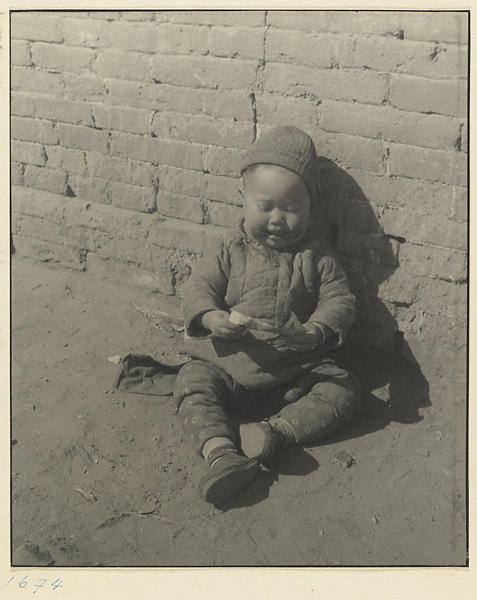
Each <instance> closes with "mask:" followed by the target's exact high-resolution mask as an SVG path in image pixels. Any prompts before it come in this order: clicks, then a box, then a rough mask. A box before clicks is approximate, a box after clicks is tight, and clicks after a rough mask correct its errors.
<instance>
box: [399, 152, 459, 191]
mask: <svg viewBox="0 0 477 600" xmlns="http://www.w3.org/2000/svg"><path fill="white" fill-rule="evenodd" d="M388 168H389V173H390V174H391V175H402V176H404V177H411V178H416V179H425V180H428V181H439V182H441V183H447V184H449V185H461V186H465V185H466V183H467V158H466V156H465V154H462V153H461V152H443V151H440V150H430V149H424V148H417V147H413V146H405V145H392V146H390V148H389V160H388Z"/></svg>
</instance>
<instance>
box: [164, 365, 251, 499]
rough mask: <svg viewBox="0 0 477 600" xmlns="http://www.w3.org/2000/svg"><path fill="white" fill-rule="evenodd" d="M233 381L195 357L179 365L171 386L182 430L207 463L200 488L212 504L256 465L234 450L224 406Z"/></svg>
mask: <svg viewBox="0 0 477 600" xmlns="http://www.w3.org/2000/svg"><path fill="white" fill-rule="evenodd" d="M235 385H236V384H235V382H234V381H233V379H232V378H231V377H230V376H229V375H228V374H227V373H225V372H224V371H222V370H221V369H218V368H217V367H215V366H213V365H211V364H209V363H207V362H204V361H199V360H194V361H191V362H189V363H187V364H186V365H184V367H182V369H181V370H180V372H179V375H178V377H177V381H176V385H175V389H174V397H175V399H176V402H177V415H178V417H179V419H180V422H181V425H182V428H183V431H184V433H185V434H186V436H187V438H188V439H189V440H190V442H191V444H192V446H193V447H194V448H195V449H196V450H197V452H198V453H199V454H201V456H203V457H204V458H205V459H206V461H207V464H208V467H209V469H208V471H207V473H206V475H205V476H204V477H203V478H202V480H201V491H202V496H203V498H204V500H205V501H206V502H211V503H212V504H221V503H222V502H226V501H227V500H229V499H230V498H232V497H233V496H235V495H236V494H238V493H239V492H240V491H241V490H243V489H244V488H245V487H246V486H247V485H248V484H249V483H250V482H251V481H252V479H253V478H254V477H255V475H256V474H257V471H258V468H259V465H258V463H257V462H256V461H255V460H251V459H250V458H246V457H245V456H241V455H239V454H238V452H237V446H236V442H237V439H236V433H235V430H234V428H233V427H232V424H231V422H230V419H229V418H228V415H227V412H226V409H225V406H226V403H227V399H229V398H230V396H231V394H232V393H233V391H234V388H235Z"/></svg>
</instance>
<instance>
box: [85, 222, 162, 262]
mask: <svg viewBox="0 0 477 600" xmlns="http://www.w3.org/2000/svg"><path fill="white" fill-rule="evenodd" d="M90 231H91V233H92V234H93V235H94V243H95V248H96V254H97V255H98V256H101V257H102V258H116V259H119V260H121V261H125V262H132V263H135V264H136V265H138V266H139V267H142V268H145V269H150V268H151V254H150V249H149V245H148V243H147V242H145V241H144V240H134V239H130V238H121V237H115V236H114V235H111V234H110V233H106V232H104V231H99V230H96V231H93V230H90Z"/></svg>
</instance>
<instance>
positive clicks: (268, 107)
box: [256, 93, 351, 133]
mask: <svg viewBox="0 0 477 600" xmlns="http://www.w3.org/2000/svg"><path fill="white" fill-rule="evenodd" d="M256 106H257V115H258V122H259V124H262V123H263V124H264V125H275V124H276V123H288V124H290V125H295V126H296V127H299V128H301V129H305V131H312V130H313V129H315V128H317V127H318V122H319V120H320V117H321V112H322V107H321V102H320V101H319V100H317V99H316V97H314V96H313V94H310V96H309V97H304V98H290V97H286V96H278V95H275V94H267V93H264V94H260V95H257V97H256ZM346 133H351V132H346Z"/></svg>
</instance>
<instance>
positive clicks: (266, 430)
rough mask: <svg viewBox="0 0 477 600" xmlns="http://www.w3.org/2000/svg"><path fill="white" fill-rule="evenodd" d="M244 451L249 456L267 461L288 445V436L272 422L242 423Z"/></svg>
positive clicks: (241, 439) (241, 434) (260, 460)
mask: <svg viewBox="0 0 477 600" xmlns="http://www.w3.org/2000/svg"><path fill="white" fill-rule="evenodd" d="M239 431H240V441H241V444H242V452H243V453H244V454H245V456H248V457H249V458H254V459H255V460H258V461H259V462H264V461H265V462H266V461H267V460H270V459H271V458H273V457H274V456H275V454H276V453H277V452H278V451H279V450H281V449H282V448H285V446H287V445H288V444H287V440H286V436H285V435H284V434H283V433H282V432H280V431H279V430H278V429H277V428H274V427H272V426H271V425H270V423H268V422H266V421H262V422H261V423H245V424H243V425H240V429H239Z"/></svg>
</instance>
